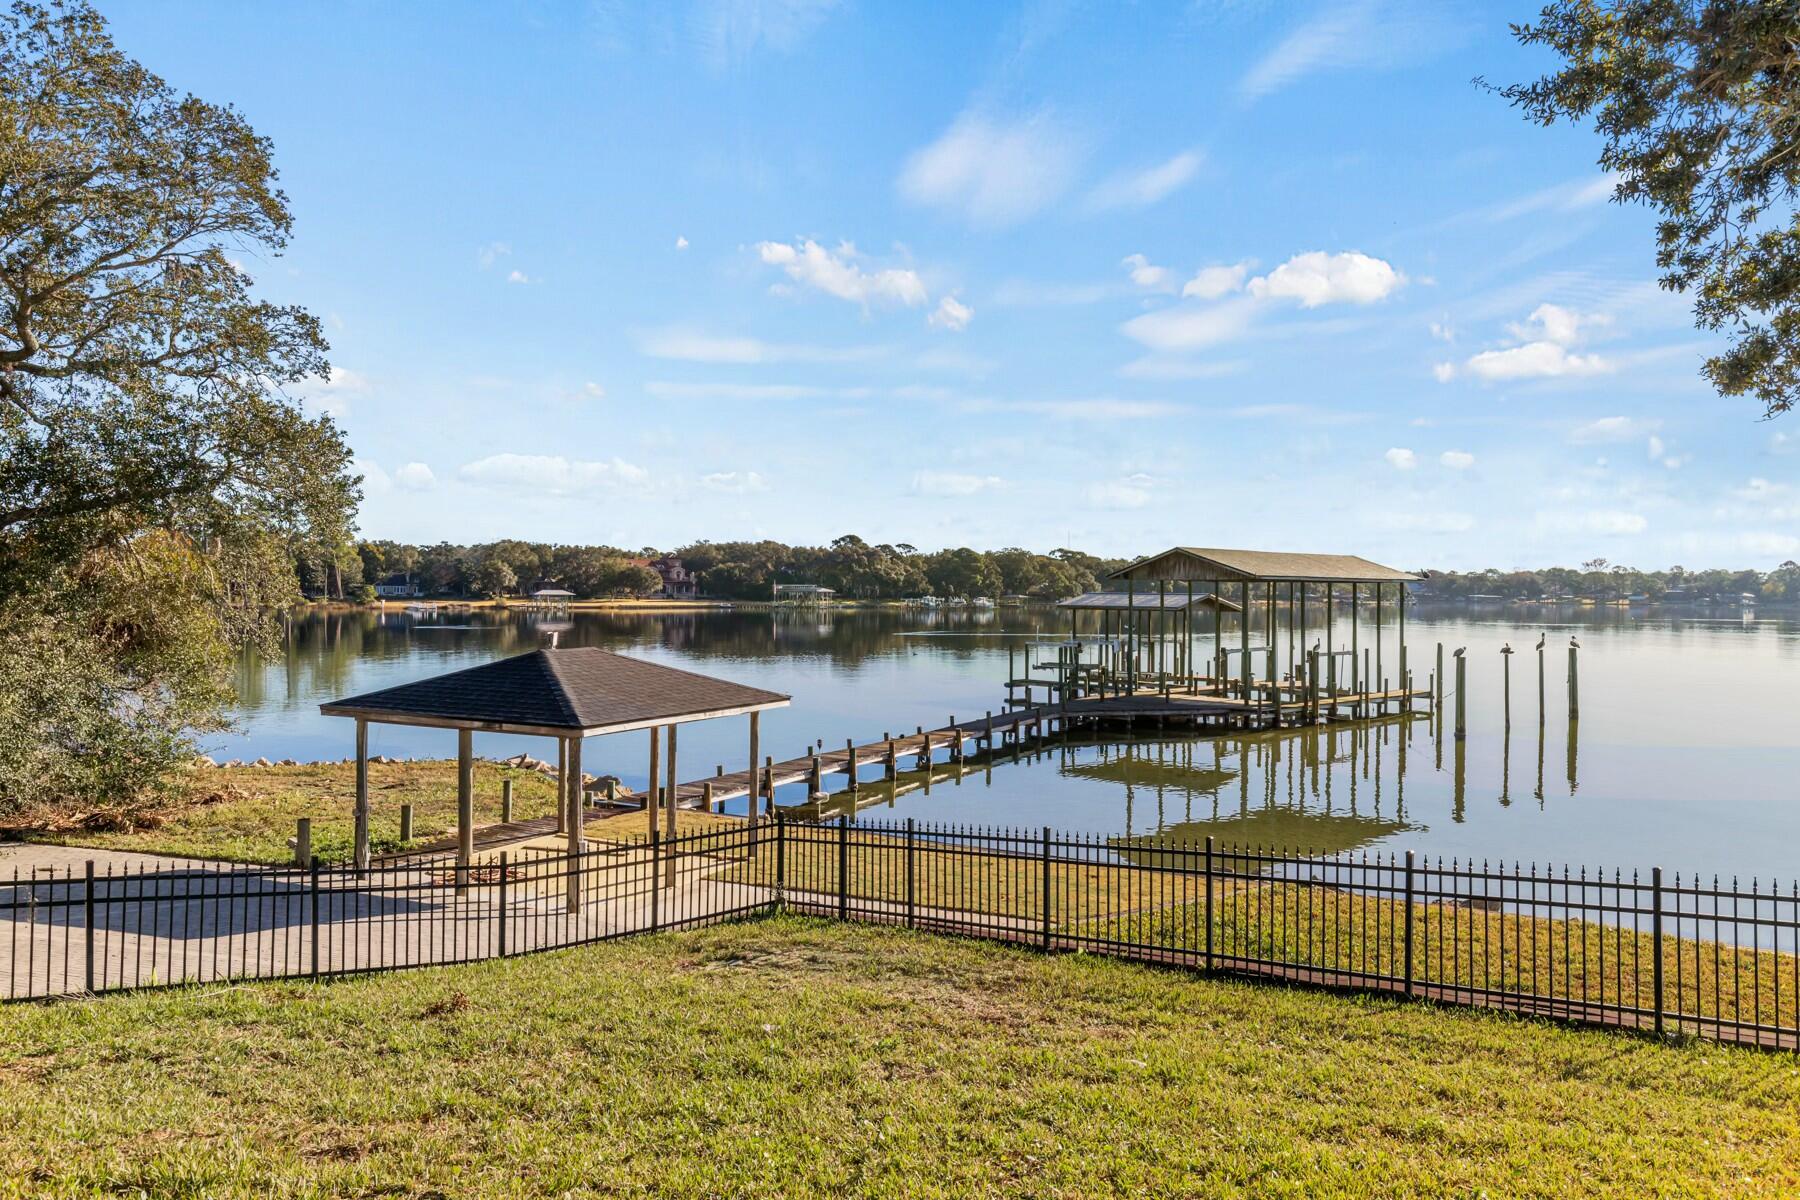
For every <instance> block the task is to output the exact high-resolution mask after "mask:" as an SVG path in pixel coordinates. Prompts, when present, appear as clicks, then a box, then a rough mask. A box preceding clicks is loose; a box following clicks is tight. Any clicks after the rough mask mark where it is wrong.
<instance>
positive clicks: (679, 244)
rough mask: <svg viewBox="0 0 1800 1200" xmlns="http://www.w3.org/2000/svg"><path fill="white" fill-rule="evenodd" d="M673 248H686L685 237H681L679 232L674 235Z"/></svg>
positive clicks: (686, 241)
mask: <svg viewBox="0 0 1800 1200" xmlns="http://www.w3.org/2000/svg"><path fill="white" fill-rule="evenodd" d="M675 248H676V249H677V250H686V249H687V248H688V240H687V238H685V237H682V236H681V235H680V234H677V235H676V237H675Z"/></svg>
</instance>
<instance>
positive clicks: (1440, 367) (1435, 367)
mask: <svg viewBox="0 0 1800 1200" xmlns="http://www.w3.org/2000/svg"><path fill="white" fill-rule="evenodd" d="M1431 377H1432V378H1433V379H1435V380H1437V381H1438V382H1439V383H1449V382H1450V381H1451V380H1452V379H1455V378H1456V364H1455V363H1450V362H1441V363H1432V364H1431Z"/></svg>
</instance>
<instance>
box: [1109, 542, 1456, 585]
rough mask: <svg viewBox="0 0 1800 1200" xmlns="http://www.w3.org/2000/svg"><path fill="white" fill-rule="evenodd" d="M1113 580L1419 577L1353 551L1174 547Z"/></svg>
mask: <svg viewBox="0 0 1800 1200" xmlns="http://www.w3.org/2000/svg"><path fill="white" fill-rule="evenodd" d="M1110 578H1113V579H1171V580H1177V579H1179V580H1187V579H1204V580H1208V581H1218V582H1229V583H1407V582H1410V581H1412V580H1415V579H1419V578H1421V576H1418V575H1414V574H1413V573H1412V572H1410V571H1401V570H1396V569H1395V568H1393V567H1384V566H1382V565H1381V564H1380V563H1376V562H1370V561H1369V560H1368V559H1366V558H1359V557H1357V556H1356V555H1354V554H1286V553H1281V552H1278V551H1273V550H1217V549H1210V548H1203V547H1198V546H1176V547H1175V548H1173V549H1171V550H1165V551H1163V552H1162V553H1161V554H1154V555H1151V556H1150V557H1148V558H1140V559H1138V560H1137V561H1136V562H1134V563H1131V564H1130V565H1129V566H1124V567H1121V568H1119V569H1118V570H1117V571H1114V572H1113V573H1112V575H1111V576H1110Z"/></svg>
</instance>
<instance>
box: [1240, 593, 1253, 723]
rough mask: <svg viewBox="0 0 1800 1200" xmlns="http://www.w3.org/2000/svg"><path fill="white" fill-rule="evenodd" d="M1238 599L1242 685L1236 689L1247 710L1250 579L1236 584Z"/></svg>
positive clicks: (1248, 697) (1248, 701)
mask: <svg viewBox="0 0 1800 1200" xmlns="http://www.w3.org/2000/svg"><path fill="white" fill-rule="evenodd" d="M1238 600H1239V601H1240V606H1239V612H1238V672H1239V676H1238V677H1239V679H1240V680H1241V681H1242V686H1241V688H1240V689H1239V691H1238V695H1240V696H1242V697H1243V700H1244V705H1245V708H1246V711H1248V707H1249V704H1250V695H1251V691H1250V621H1251V619H1252V618H1251V615H1250V614H1251V608H1250V581H1249V580H1245V581H1244V582H1243V583H1240V584H1238ZM1246 724H1248V722H1247V721H1246Z"/></svg>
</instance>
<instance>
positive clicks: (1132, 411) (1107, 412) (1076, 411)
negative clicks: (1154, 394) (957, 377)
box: [963, 396, 1181, 421]
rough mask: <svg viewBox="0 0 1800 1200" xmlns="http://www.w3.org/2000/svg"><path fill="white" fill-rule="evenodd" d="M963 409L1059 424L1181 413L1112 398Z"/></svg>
mask: <svg viewBox="0 0 1800 1200" xmlns="http://www.w3.org/2000/svg"><path fill="white" fill-rule="evenodd" d="M963 407H964V408H965V409H967V410H968V411H970V412H1017V413H1034V414H1036V415H1038V416H1044V417H1051V418H1053V419H1055V420H1060V421H1135V420H1143V419H1146V418H1150V417H1163V416H1168V415H1169V414H1171V413H1175V412H1179V411H1181V406H1180V405H1176V404H1170V403H1168V402H1167V401H1163V400H1120V399H1117V398H1115V397H1112V396H1095V397H1091V398H1088V399H1081V400H1010V401H994V400H975V401H970V402H969V403H967V404H965V405H964V406H963Z"/></svg>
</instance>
